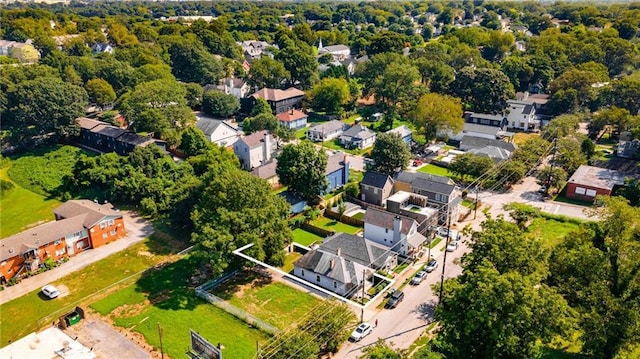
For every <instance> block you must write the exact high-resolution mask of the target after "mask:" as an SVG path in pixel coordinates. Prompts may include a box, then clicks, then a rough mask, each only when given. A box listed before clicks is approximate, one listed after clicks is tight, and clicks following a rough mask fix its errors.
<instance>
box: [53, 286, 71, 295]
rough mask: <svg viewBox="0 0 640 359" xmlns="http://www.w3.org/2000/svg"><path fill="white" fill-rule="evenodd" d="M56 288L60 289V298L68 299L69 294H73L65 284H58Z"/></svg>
mask: <svg viewBox="0 0 640 359" xmlns="http://www.w3.org/2000/svg"><path fill="white" fill-rule="evenodd" d="M56 288H57V289H58V292H59V293H60V294H59V295H58V297H59V298H63V297H66V296H68V295H69V294H71V292H70V291H69V287H67V286H66V285H64V284H58V285H56Z"/></svg>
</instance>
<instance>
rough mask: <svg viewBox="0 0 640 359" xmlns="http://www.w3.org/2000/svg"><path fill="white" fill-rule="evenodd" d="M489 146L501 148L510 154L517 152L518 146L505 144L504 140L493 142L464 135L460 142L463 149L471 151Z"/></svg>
mask: <svg viewBox="0 0 640 359" xmlns="http://www.w3.org/2000/svg"><path fill="white" fill-rule="evenodd" d="M487 146H494V147H499V148H502V149H505V150H507V151H509V152H513V151H515V150H516V146H515V145H514V144H513V143H509V142H505V141H502V140H492V139H489V138H484V137H478V136H469V135H464V136H463V137H462V140H461V141H460V147H461V148H462V147H465V148H470V149H471V148H476V149H480V148H484V147H487Z"/></svg>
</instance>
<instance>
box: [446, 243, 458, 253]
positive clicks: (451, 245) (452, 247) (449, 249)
mask: <svg viewBox="0 0 640 359" xmlns="http://www.w3.org/2000/svg"><path fill="white" fill-rule="evenodd" d="M456 249H458V241H451V242H449V244H448V245H447V252H453V251H455V250H456Z"/></svg>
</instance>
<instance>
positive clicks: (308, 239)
mask: <svg viewBox="0 0 640 359" xmlns="http://www.w3.org/2000/svg"><path fill="white" fill-rule="evenodd" d="M293 241H294V242H296V243H300V244H303V245H305V246H310V245H312V244H313V243H314V242H322V237H320V236H318V235H315V234H313V233H311V232H307V231H305V230H304V229H301V228H296V229H294V230H293Z"/></svg>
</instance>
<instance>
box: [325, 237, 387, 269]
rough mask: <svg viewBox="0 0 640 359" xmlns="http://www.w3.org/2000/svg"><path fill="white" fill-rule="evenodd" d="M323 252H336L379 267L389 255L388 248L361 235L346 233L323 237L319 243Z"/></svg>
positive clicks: (367, 264)
mask: <svg viewBox="0 0 640 359" xmlns="http://www.w3.org/2000/svg"><path fill="white" fill-rule="evenodd" d="M319 249H320V250H322V251H323V252H327V253H331V254H336V255H337V253H338V249H339V250H340V256H341V257H343V258H345V259H348V260H350V261H353V262H356V263H360V264H362V265H364V266H367V267H371V266H374V267H376V268H379V267H381V266H383V265H384V263H385V262H386V260H387V258H388V257H389V252H388V248H387V247H384V246H382V245H380V244H377V243H375V242H373V241H370V240H368V239H365V238H363V237H359V236H355V235H353V234H347V233H336V234H334V235H333V236H331V237H327V238H325V240H324V241H323V242H322V244H321V245H320V248H319Z"/></svg>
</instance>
